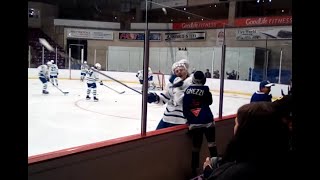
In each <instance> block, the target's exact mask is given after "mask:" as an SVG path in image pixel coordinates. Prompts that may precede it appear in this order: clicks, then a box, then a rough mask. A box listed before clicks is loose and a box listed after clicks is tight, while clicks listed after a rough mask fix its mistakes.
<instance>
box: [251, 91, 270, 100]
mask: <svg viewBox="0 0 320 180" xmlns="http://www.w3.org/2000/svg"><path fill="white" fill-rule="evenodd" d="M271 100H272V95H271V94H265V93H263V92H260V91H257V92H255V93H253V95H252V96H251V100H250V102H259V101H266V102H271Z"/></svg>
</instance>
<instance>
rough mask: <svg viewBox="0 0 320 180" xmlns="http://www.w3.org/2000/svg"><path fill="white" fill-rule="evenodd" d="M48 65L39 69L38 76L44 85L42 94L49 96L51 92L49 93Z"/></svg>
mask: <svg viewBox="0 0 320 180" xmlns="http://www.w3.org/2000/svg"><path fill="white" fill-rule="evenodd" d="M47 65H51V62H47ZM47 65H45V64H42V65H40V66H39V67H38V70H39V73H38V76H39V79H40V81H41V82H42V84H43V87H42V94H49V92H48V91H47V87H48V80H49V70H48V66H47Z"/></svg>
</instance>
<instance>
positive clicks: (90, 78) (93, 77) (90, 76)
mask: <svg viewBox="0 0 320 180" xmlns="http://www.w3.org/2000/svg"><path fill="white" fill-rule="evenodd" d="M92 68H95V69H97V70H99V69H101V65H100V64H99V63H96V64H95V65H94V66H93V67H92ZM97 81H99V74H98V73H97V72H95V71H93V70H92V69H89V71H88V72H87V86H88V89H87V97H86V99H87V100H90V92H91V90H92V94H93V100H94V101H95V102H97V101H99V99H98V98H97V85H96V82H97ZM101 83H102V82H100V84H101Z"/></svg>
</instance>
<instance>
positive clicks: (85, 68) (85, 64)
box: [80, 61, 89, 82]
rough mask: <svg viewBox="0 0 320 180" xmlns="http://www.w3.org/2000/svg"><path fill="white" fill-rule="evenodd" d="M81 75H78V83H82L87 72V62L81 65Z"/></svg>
mask: <svg viewBox="0 0 320 180" xmlns="http://www.w3.org/2000/svg"><path fill="white" fill-rule="evenodd" d="M80 69H81V74H80V81H81V82H83V80H84V78H85V76H86V74H87V72H88V70H89V66H88V64H87V61H83V64H81V68H80Z"/></svg>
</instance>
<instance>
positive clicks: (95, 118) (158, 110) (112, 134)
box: [28, 79, 249, 156]
mask: <svg viewBox="0 0 320 180" xmlns="http://www.w3.org/2000/svg"><path fill="white" fill-rule="evenodd" d="M105 84H106V85H108V86H109V87H112V88H113V89H116V90H118V91H125V93H123V94H118V93H116V92H114V91H112V90H110V89H108V88H107V87H104V86H100V85H98V87H97V93H98V95H97V97H98V98H99V102H94V101H93V100H92V99H91V100H86V99H85V97H86V90H87V89H86V83H85V82H80V81H79V80H59V87H60V89H62V90H63V91H68V92H69V94H68V95H64V94H63V93H61V92H60V91H59V90H58V89H57V88H55V87H54V86H52V84H50V83H49V84H48V91H49V93H50V94H48V95H43V94H42V93H41V92H42V84H41V82H40V80H39V79H29V80H28V155H29V156H32V155H37V154H42V153H47V152H52V151H56V150H61V149H66V148H71V147H75V146H79V145H84V144H90V143H95V142H100V141H104V140H109V139H114V138H119V137H123V136H127V135H133V134H139V133H140V132H141V129H140V128H141V107H142V97H141V95H140V94H138V93H137V92H134V91H132V90H130V89H128V88H126V87H124V86H122V85H121V84H118V83H116V82H112V81H105ZM128 86H130V87H133V88H135V89H137V90H140V89H141V86H140V85H139V84H138V83H136V84H134V83H128ZM91 96H92V95H91ZM248 102H249V97H248V96H243V97H242V96H240V95H232V94H231V95H225V97H224V109H223V110H224V111H223V115H229V114H234V113H235V112H236V110H237V108H238V107H239V106H241V105H242V104H245V103H248ZM218 103H219V96H218V94H217V93H215V92H213V104H212V105H211V109H212V111H213V113H214V116H215V117H218V109H219V104H218ZM164 109H165V106H159V105H156V104H148V114H147V131H152V130H155V128H156V126H157V124H158V122H159V121H160V120H161V118H162V115H163V112H164Z"/></svg>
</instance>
